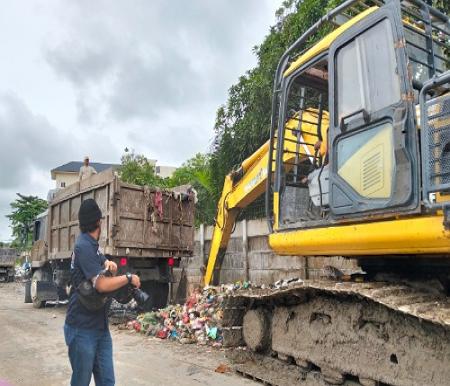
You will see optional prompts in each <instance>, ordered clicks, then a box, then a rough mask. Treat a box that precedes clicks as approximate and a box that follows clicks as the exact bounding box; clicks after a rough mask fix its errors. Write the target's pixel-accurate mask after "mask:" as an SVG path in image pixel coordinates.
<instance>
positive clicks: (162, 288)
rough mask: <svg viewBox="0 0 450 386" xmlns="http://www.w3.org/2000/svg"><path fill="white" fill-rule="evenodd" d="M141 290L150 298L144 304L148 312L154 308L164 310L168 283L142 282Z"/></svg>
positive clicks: (167, 294)
mask: <svg viewBox="0 0 450 386" xmlns="http://www.w3.org/2000/svg"><path fill="white" fill-rule="evenodd" d="M141 289H142V290H143V291H145V292H147V294H148V295H149V296H150V300H149V301H148V302H147V303H146V307H145V308H146V310H145V311H150V310H152V309H155V308H158V309H159V308H164V307H166V306H167V299H168V296H169V283H160V282H157V281H144V282H143V283H142V287H141Z"/></svg>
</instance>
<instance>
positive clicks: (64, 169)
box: [51, 161, 120, 180]
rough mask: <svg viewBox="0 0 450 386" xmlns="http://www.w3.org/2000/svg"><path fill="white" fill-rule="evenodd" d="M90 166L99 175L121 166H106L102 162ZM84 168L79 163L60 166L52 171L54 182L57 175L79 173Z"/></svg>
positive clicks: (74, 162)
mask: <svg viewBox="0 0 450 386" xmlns="http://www.w3.org/2000/svg"><path fill="white" fill-rule="evenodd" d="M89 165H90V166H92V167H93V168H94V169H95V170H96V171H97V173H100V172H102V171H104V170H106V169H110V168H113V169H117V168H118V167H119V166H120V165H119V164H104V163H100V162H89ZM82 166H83V162H79V161H71V162H67V163H66V164H64V165H61V166H58V167H56V168H54V169H52V170H51V174H52V179H53V180H54V179H55V178H56V177H55V173H58V172H59V173H78V172H79V171H80V168H81V167H82Z"/></svg>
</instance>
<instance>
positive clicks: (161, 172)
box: [155, 165, 177, 178]
mask: <svg viewBox="0 0 450 386" xmlns="http://www.w3.org/2000/svg"><path fill="white" fill-rule="evenodd" d="M175 170H177V168H176V167H175V166H158V165H155V174H156V175H157V176H159V177H161V178H167V177H172V174H173V172H174V171H175Z"/></svg>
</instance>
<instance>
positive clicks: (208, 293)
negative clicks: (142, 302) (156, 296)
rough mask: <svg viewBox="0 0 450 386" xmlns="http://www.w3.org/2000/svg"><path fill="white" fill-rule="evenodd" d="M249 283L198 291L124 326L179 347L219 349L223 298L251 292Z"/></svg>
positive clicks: (142, 315)
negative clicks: (237, 293) (172, 342)
mask: <svg viewBox="0 0 450 386" xmlns="http://www.w3.org/2000/svg"><path fill="white" fill-rule="evenodd" d="M250 286H251V283H250V282H243V283H241V282H238V283H235V284H228V285H221V286H219V287H212V286H207V287H205V288H203V289H200V288H197V289H195V290H194V291H193V293H192V294H191V295H190V296H189V297H188V298H187V300H186V302H185V304H183V305H180V304H175V305H169V306H167V307H166V308H162V309H160V310H157V311H151V312H146V313H144V314H140V315H139V316H138V317H137V318H136V319H134V320H130V321H129V322H128V323H127V324H126V325H127V328H128V329H129V330H135V331H137V332H140V333H143V334H145V335H147V336H152V337H157V338H160V339H170V340H175V341H178V342H179V343H182V344H193V343H197V344H202V345H206V344H209V345H212V346H213V347H221V346H222V340H223V337H222V316H223V307H222V305H223V300H224V297H226V296H227V295H229V294H231V293H233V292H234V291H237V290H240V289H248V288H250Z"/></svg>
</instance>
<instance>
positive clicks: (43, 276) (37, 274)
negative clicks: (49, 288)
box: [30, 269, 50, 308]
mask: <svg viewBox="0 0 450 386" xmlns="http://www.w3.org/2000/svg"><path fill="white" fill-rule="evenodd" d="M38 281H50V275H49V274H48V273H47V272H45V271H43V270H42V269H38V270H36V271H34V273H33V277H32V278H31V291H30V292H31V300H32V302H33V307H34V308H41V307H42V306H43V305H44V304H45V300H41V299H40V298H39V294H38V293H37V282H38Z"/></svg>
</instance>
